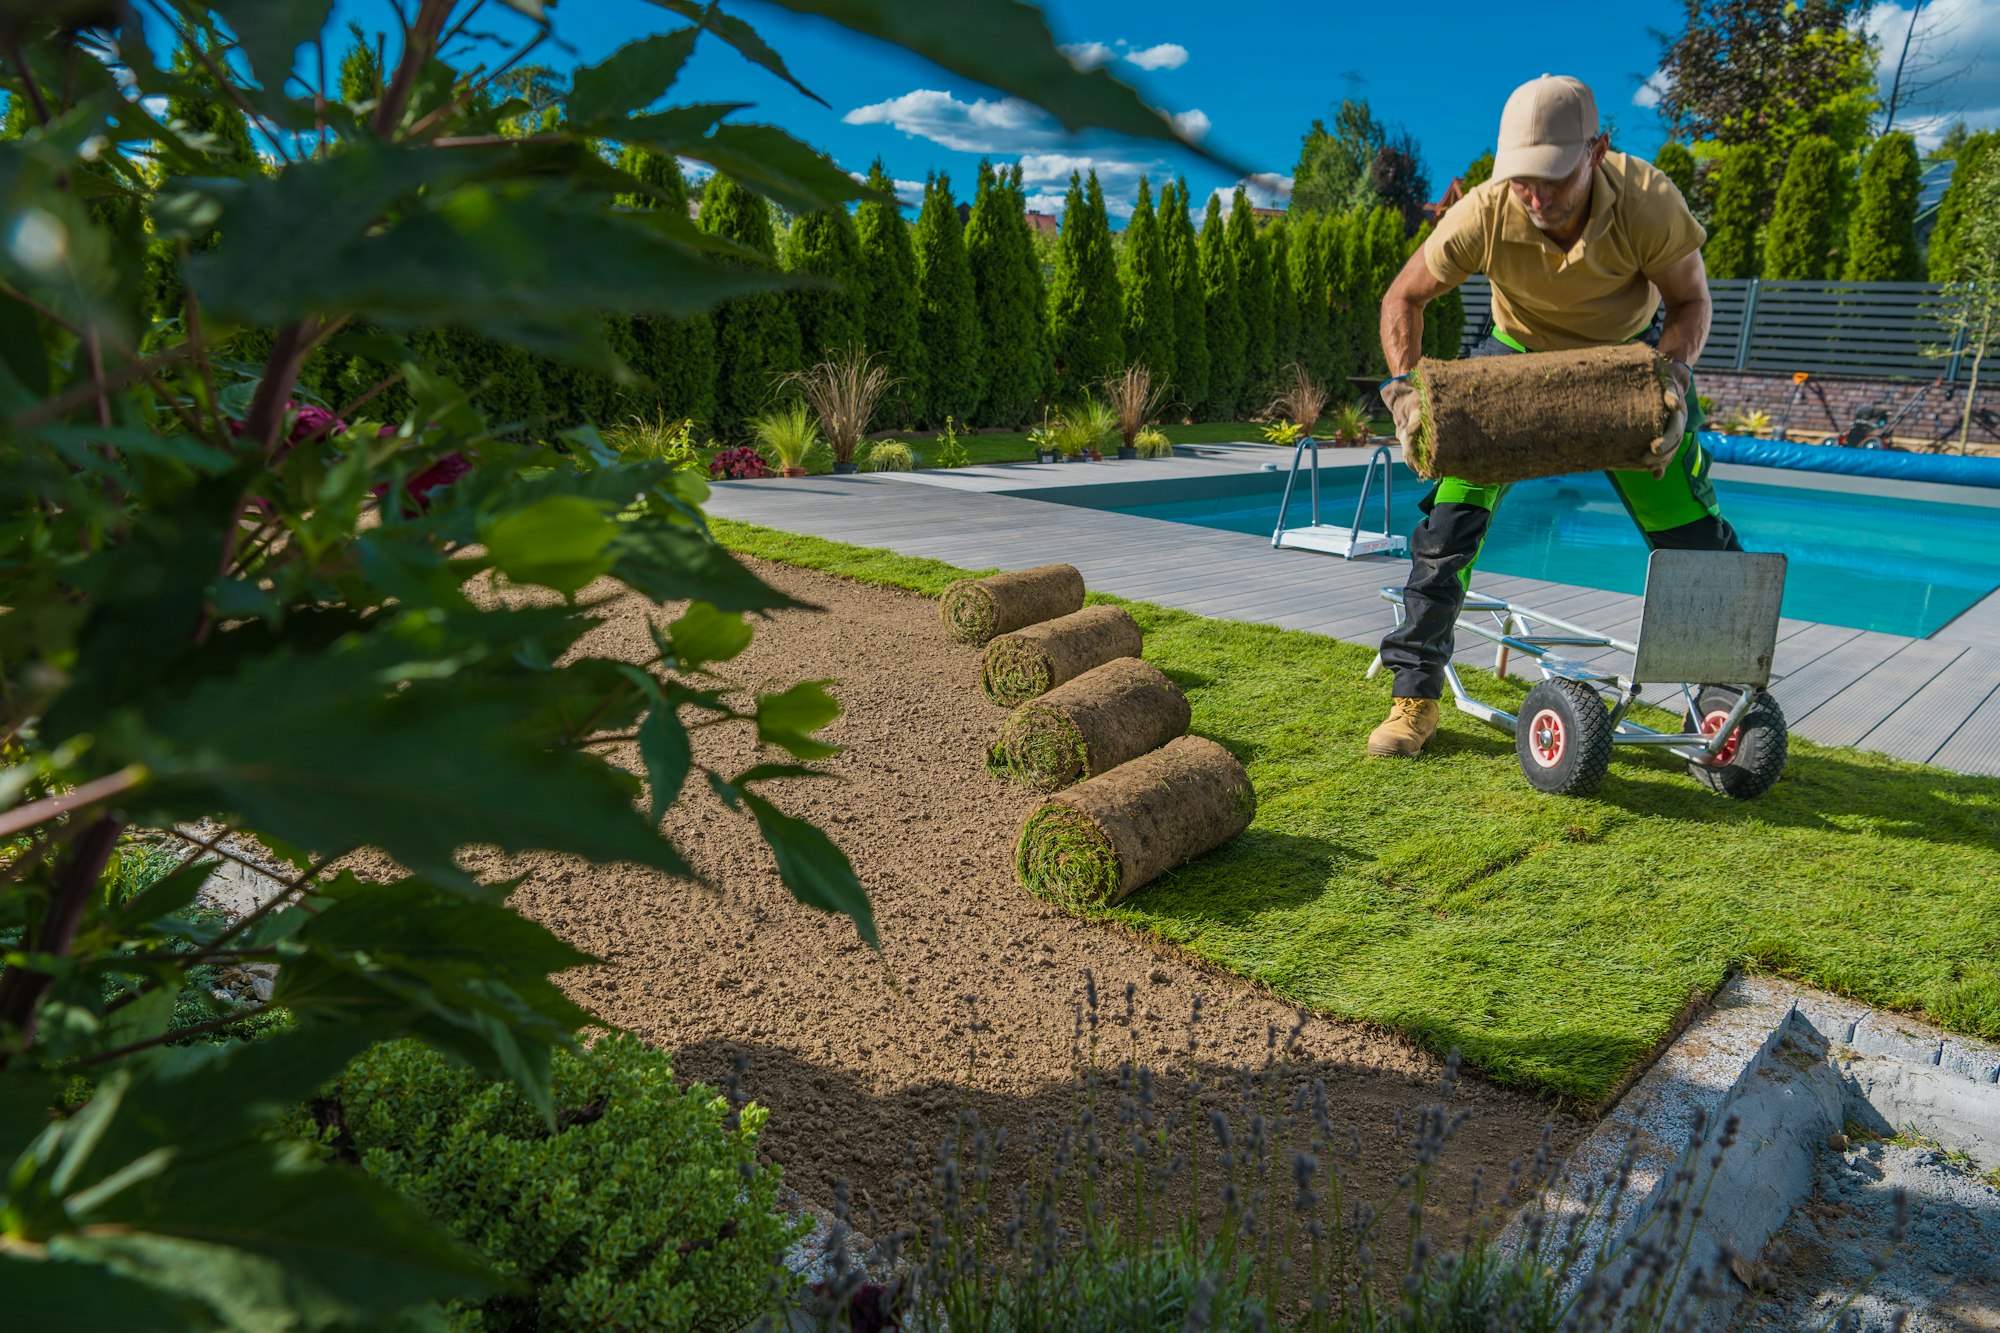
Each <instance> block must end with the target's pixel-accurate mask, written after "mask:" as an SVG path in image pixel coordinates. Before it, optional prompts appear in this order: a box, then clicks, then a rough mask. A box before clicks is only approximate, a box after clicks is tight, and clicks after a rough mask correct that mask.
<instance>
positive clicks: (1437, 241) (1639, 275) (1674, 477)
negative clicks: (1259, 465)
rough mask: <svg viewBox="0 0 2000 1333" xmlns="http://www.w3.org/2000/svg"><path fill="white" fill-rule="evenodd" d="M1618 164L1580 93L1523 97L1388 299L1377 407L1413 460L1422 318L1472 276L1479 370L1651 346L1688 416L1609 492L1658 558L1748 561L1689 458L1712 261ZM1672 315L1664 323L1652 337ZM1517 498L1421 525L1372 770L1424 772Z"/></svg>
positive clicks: (1393, 638)
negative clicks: (1486, 558)
mask: <svg viewBox="0 0 2000 1333" xmlns="http://www.w3.org/2000/svg"><path fill="white" fill-rule="evenodd" d="M1609 148H1610V143H1609V139H1608V137H1607V136H1606V135H1604V134H1602V133H1600V132H1599V129H1598V123H1597V102H1596V99H1595V98H1594V97H1592V96H1591V92H1590V89H1589V88H1587V87H1585V86H1584V85H1583V84H1582V83H1581V82H1579V81H1578V80H1576V79H1572V78H1560V77H1551V76H1548V75H1543V76H1542V77H1541V78H1539V79H1536V80H1534V81H1533V82H1531V83H1527V84H1523V85H1522V86H1521V87H1519V88H1517V89H1515V90H1514V93H1513V95H1512V96H1511V97H1509V98H1508V99H1507V106H1506V109H1505V110H1504V111H1502V112H1501V115H1500V141H1499V147H1498V150H1497V151H1496V152H1495V153H1494V157H1493V178H1492V179H1491V180H1489V181H1487V182H1485V183H1484V184H1482V185H1480V186H1478V187H1477V188H1475V189H1473V190H1472V191H1471V192H1470V193H1469V194H1467V195H1466V196H1465V197H1464V198H1463V199H1461V200H1459V202H1458V203H1456V204H1454V205H1452V207H1451V208H1450V210H1449V211H1447V212H1446V213H1445V214H1444V216H1443V217H1442V218H1440V219H1439V220H1438V226H1437V230H1436V231H1434V232H1433V233H1431V236H1430V238H1429V239H1428V240H1427V241H1425V242H1424V244H1423V246H1422V248H1420V249H1419V250H1418V251H1417V253H1416V254H1413V255H1411V256H1410V261H1409V263H1407V264H1405V265H1404V266H1403V271H1402V272H1401V273H1400V274H1399V275H1397V278H1396V281H1395V284H1394V285H1393V286H1391V287H1390V288H1389V292H1388V295H1387V296H1386V297H1385V298H1384V299H1383V302H1382V350H1383V352H1384V354H1385V355H1386V357H1387V359H1388V364H1389V373H1390V379H1389V380H1388V381H1387V382H1386V383H1385V384H1384V385H1383V386H1382V400H1383V402H1384V403H1385V404H1386V405H1387V406H1388V408H1389V410H1390V412H1391V413H1392V414H1394V416H1395V418H1396V434H1397V436H1398V437H1399V438H1401V440H1402V441H1403V443H1404V445H1405V446H1407V445H1408V444H1409V442H1410V440H1411V438H1412V437H1413V435H1414V433H1415V429H1416V425H1417V416H1418V409H1417V393H1416V390H1415V389H1413V388H1412V387H1411V385H1410V383H1409V373H1410V371H1411V370H1413V369H1415V367H1416V364H1417V358H1418V356H1419V355H1420V354H1421V352H1420V348H1421V346H1422V342H1423V331H1424V313H1423V312H1424V307H1425V306H1426V305H1427V304H1429V303H1430V302H1431V301H1433V300H1435V299H1436V298H1438V297H1439V296H1442V295H1443V294H1444V293H1446V292H1448V291H1450V290H1451V289H1452V288H1453V287H1456V286H1458V284H1460V283H1461V282H1464V281H1465V280H1466V278H1468V277H1470V276H1471V275H1472V274H1474V273H1484V274H1485V275H1486V277H1487V279H1488V280H1489V281H1490V282H1491V283H1492V285H1493V335H1492V337H1490V338H1488V339H1487V340H1486V342H1485V343H1484V344H1483V345H1482V346H1480V347H1478V348H1476V349H1475V350H1474V351H1473V353H1472V354H1473V355H1474V356H1504V355H1511V354H1514V353H1517V352H1555V351H1563V350H1567V349H1569V348H1576V347H1599V346H1607V345H1613V344H1617V343H1622V342H1629V341H1631V340H1633V339H1635V338H1641V337H1643V338H1645V340H1646V341H1648V342H1652V343H1654V345H1656V346H1657V347H1658V348H1659V350H1660V353H1661V355H1663V356H1665V357H1667V358H1669V360H1670V361H1671V362H1672V365H1671V368H1670V369H1671V373H1672V375H1673V378H1674V382H1675V385H1676V387H1677V390H1678V399H1677V401H1678V403H1679V407H1678V408H1677V410H1676V412H1675V414H1674V417H1673V418H1672V419H1670V420H1669V421H1668V423H1667V431H1666V433H1665V436H1664V437H1663V439H1662V441H1661V444H1660V446H1659V448H1660V453H1659V464H1660V468H1661V471H1659V472H1658V473H1655V472H1644V471H1641V472H1608V473H1606V474H1605V475H1606V476H1607V477H1609V478H1610V480H1611V484H1612V485H1613V486H1614V487H1615V488H1616V489H1617V491H1618V494H1619V497H1620V498H1621V499H1622V500H1624V502H1625V508H1626V509H1627V510H1628V511H1629V512H1630V513H1631V515H1632V519H1633V521H1634V522H1635V523H1636V524H1637V525H1638V527H1639V530H1640V531H1641V532H1642V533H1643V534H1644V535H1645V538H1646V541H1647V542H1648V544H1650V545H1652V546H1654V547H1669V548H1673V549H1681V550H1688V549H1692V550H1714V551H1738V550H1741V549H1742V546H1741V545H1740V544H1739V543H1738V542H1737V540H1736V534H1735V533H1734V532H1733V531H1731V529H1730V527H1729V524H1728V523H1726V522H1724V521H1723V518H1722V516H1721V513H1720V512H1719V511H1718V509H1717V508H1716V503H1715V491H1714V488H1713V487H1712V486H1710V485H1709V482H1708V468H1709V460H1708V457H1707V455H1706V454H1705V453H1704V452H1703V450H1702V448H1701V446H1700V445H1699V444H1698V443H1697V442H1696V441H1695V437H1694V427H1696V426H1698V425H1699V424H1700V411H1699V409H1698V408H1693V409H1691V407H1690V405H1691V404H1693V403H1694V397H1693V385H1692V381H1693V375H1692V372H1691V371H1690V370H1689V367H1690V366H1691V365H1692V364H1693V363H1694V361H1695V359H1696V358H1697V357H1699V356H1700V355H1701V349H1702V345H1703V344H1704V343H1706V342H1707V341H1708V325H1709V300H1708V275H1707V273H1706V271H1705V270H1704V269H1703V267H1702V262H1701V245H1702V242H1703V241H1705V240H1707V239H1708V237H1707V234H1706V233H1705V232H1704V231H1703V230H1702V227H1701V224H1700V223H1698V222H1696V221H1695V220H1694V215H1693V214H1691V213H1690V212H1688V206H1687V201H1686V200H1685V199H1683V198H1682V197H1681V193H1680V191H1679V190H1678V189H1677V188H1675V186H1674V184H1673V182H1672V181H1670V180H1668V179H1667V177H1666V176H1665V175H1664V174H1662V173H1661V172H1660V171H1659V170H1658V169H1657V168H1655V167H1654V166H1652V165H1651V164H1650V163H1647V162H1642V161H1640V160H1638V159H1637V158H1632V157H1628V156H1626V155H1625V154H1623V153H1614V152H1611V151H1609ZM1662 300H1664V302H1665V305H1666V318H1665V322H1664V324H1663V325H1661V326H1659V327H1658V329H1657V333H1655V329H1654V324H1653V316H1654V313H1655V312H1656V311H1657V310H1658V309H1659V306H1660V304H1661V302H1662ZM1690 415H1692V417H1693V420H1689V417H1690ZM1561 428H1562V426H1561V423H1560V422H1551V423H1550V429H1552V430H1560V429H1561ZM1506 490H1507V488H1506V487H1505V486H1479V485H1474V484H1472V483H1470V482H1467V481H1462V480H1459V479H1457V478H1454V477H1445V478H1443V479H1442V480H1440V481H1439V482H1438V483H1437V485H1436V486H1434V487H1432V488H1431V491H1430V494H1429V495H1427V496H1426V497H1425V498H1424V501H1423V511H1424V520H1423V522H1422V523H1420V524H1418V525H1417V530H1416V531H1415V532H1414V533H1412V534H1411V536H1410V578H1409V582H1408V584H1407V585H1406V586H1405V588H1404V589H1403V607H1404V611H1405V618H1404V622H1403V624H1401V625H1399V626H1397V627H1396V628H1395V629H1394V630H1392V631H1390V633H1389V635H1388V637H1386V638H1385V639H1383V640H1382V662H1383V665H1385V666H1387V667H1388V668H1389V669H1390V670H1391V671H1392V672H1394V673H1395V694H1396V700H1395V705H1394V707H1393V708H1392V709H1391V711H1390V713H1389V718H1388V720H1387V721H1385V722H1384V723H1383V724H1382V725H1381V726H1379V727H1377V728H1376V729H1375V730H1374V732H1373V733H1372V734H1371V735H1370V736H1369V738H1368V753H1369V754H1371V755H1380V756H1414V755H1416V754H1417V753H1419V752H1420V751H1421V750H1422V749H1423V748H1424V745H1425V743H1426V742H1428V741H1429V740H1430V738H1431V737H1432V736H1433V735H1435V734H1436V732H1437V721H1438V698H1439V696H1440V695H1441V694H1442V693H1443V692H1444V668H1445V665H1446V663H1448V662H1449V661H1450V659H1451V652H1452V628H1453V624H1454V622H1456V621H1457V619H1458V613H1459V609H1460V608H1461V607H1462V606H1463V605H1464V602H1465V592H1466V588H1467V586H1468V583H1469V581H1470V579H1471V576H1472V566H1473V562H1474V561H1475V560H1477V559H1478V557H1479V548H1480V545H1481V543H1482V542H1484V541H1485V539H1486V531H1487V528H1488V527H1489V526H1490V524H1491V523H1492V520H1493V510H1494V508H1495V506H1497V505H1498V504H1499V503H1500V497H1501V496H1502V495H1503V494H1505V493H1506Z"/></svg>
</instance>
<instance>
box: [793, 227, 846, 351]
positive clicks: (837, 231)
mask: <svg viewBox="0 0 2000 1333" xmlns="http://www.w3.org/2000/svg"><path fill="white" fill-rule="evenodd" d="M785 268H786V269H787V270H788V271H789V272H792V273H810V274H812V275H813V276H815V277H819V278H824V279H826V280H827V281H828V282H830V283H832V284H833V285H832V286H830V287H799V288H795V289H794V290H792V291H790V292H787V293H786V295H787V296H789V297H790V298H791V303H792V318H794V319H796V320H797V321H798V323H799V345H800V346H801V347H802V348H803V349H804V351H805V359H806V361H807V363H808V364H810V363H812V362H817V361H824V360H825V359H826V358H828V357H830V356H835V355H837V354H839V353H841V352H844V351H846V350H847V349H848V348H850V347H858V346H860V345H861V343H862V341H863V338H862V331H861V238H860V237H859V236H857V235H856V234H855V231H854V219H853V218H851V217H849V216H848V215H847V210H846V209H841V208H836V209H828V210H825V211H823V212H818V213H805V214H802V215H801V216H799V217H798V218H797V219H795V220H794V221H793V222H792V229H791V231H790V233H789V234H787V235H786V237H785Z"/></svg>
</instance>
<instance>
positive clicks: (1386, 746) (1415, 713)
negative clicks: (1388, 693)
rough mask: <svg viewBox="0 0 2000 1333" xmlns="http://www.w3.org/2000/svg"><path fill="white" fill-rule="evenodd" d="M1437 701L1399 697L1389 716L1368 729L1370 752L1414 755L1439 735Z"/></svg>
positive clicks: (1380, 755) (1385, 755)
mask: <svg viewBox="0 0 2000 1333" xmlns="http://www.w3.org/2000/svg"><path fill="white" fill-rule="evenodd" d="M1437 729H1438V701H1437V700H1435V699H1398V700H1396V705H1395V707H1393V708H1391V709H1390V710H1389V719H1388V721H1386V722H1384V723H1383V724H1382V725H1381V726H1379V727H1377V728H1375V730H1373V731H1371V732H1369V733H1368V753H1369V754H1372V755H1374V756H1376V757H1377V758H1398V759H1414V758H1416V757H1417V754H1418V753H1419V752H1420V751H1421V750H1422V749H1423V748H1424V746H1425V744H1427V743H1428V742H1429V741H1430V738H1431V737H1433V736H1435V735H1437Z"/></svg>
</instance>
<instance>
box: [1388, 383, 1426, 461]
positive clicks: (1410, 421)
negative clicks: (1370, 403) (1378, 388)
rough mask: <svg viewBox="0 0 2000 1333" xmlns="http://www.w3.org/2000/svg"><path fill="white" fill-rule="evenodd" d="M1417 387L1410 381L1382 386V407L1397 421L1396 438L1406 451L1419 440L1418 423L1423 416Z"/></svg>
mask: <svg viewBox="0 0 2000 1333" xmlns="http://www.w3.org/2000/svg"><path fill="white" fill-rule="evenodd" d="M1421 401H1422V400H1421V399H1420V398H1419V397H1418V394H1417V387H1416V386H1415V385H1414V384H1411V383H1410V382H1409V381H1408V380H1394V381H1391V382H1390V383H1388V384H1385V385H1383V386H1382V406H1384V407H1386V408H1388V409H1389V415H1390V416H1392V417H1394V418H1395V419H1396V438H1397V439H1398V440H1400V441H1402V443H1403V447H1404V448H1405V449H1407V448H1409V447H1410V442H1411V441H1413V440H1415V439H1416V438H1417V422H1418V420H1419V419H1420V417H1421V416H1422V411H1421V409H1420V407H1419V403H1420V402H1421Z"/></svg>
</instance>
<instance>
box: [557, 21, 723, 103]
mask: <svg viewBox="0 0 2000 1333" xmlns="http://www.w3.org/2000/svg"><path fill="white" fill-rule="evenodd" d="M700 31H701V30H700V29H699V28H681V29H679V30H678V31H675V32H667V33H660V34H658V35H656V36H653V37H642V38H640V39H639V40H638V41H636V42H628V43H627V44H625V45H624V46H621V47H619V48H618V49H617V50H616V51H614V52H612V53H611V55H610V56H609V57H608V58H606V59H604V60H602V61H599V62H598V63H597V64H595V65H586V66H584V67H582V68H580V69H578V70H577V71H576V74H575V76H574V78H573V79H572V81H571V84H570V91H569V97H568V99H567V100H566V101H565V103H564V106H565V109H566V110H567V111H568V112H569V118H570V120H571V121H573V122H575V123H576V124H578V125H592V124H595V123H597V122H599V121H602V120H607V119H612V118H615V117H618V116H622V115H624V114H626V113H627V112H630V111H637V110H638V109H639V108H641V107H644V106H648V105H650V104H652V103H653V102H655V101H658V100H659V98H660V97H661V96H662V95H663V94H664V93H665V92H666V91H667V89H669V88H671V87H673V85H674V80H675V79H677V78H679V77H680V73H681V66H682V65H684V64H686V63H687V58H688V55H689V53H690V52H692V51H693V50H694V42H695V38H696V37H697V36H699V35H700Z"/></svg>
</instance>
